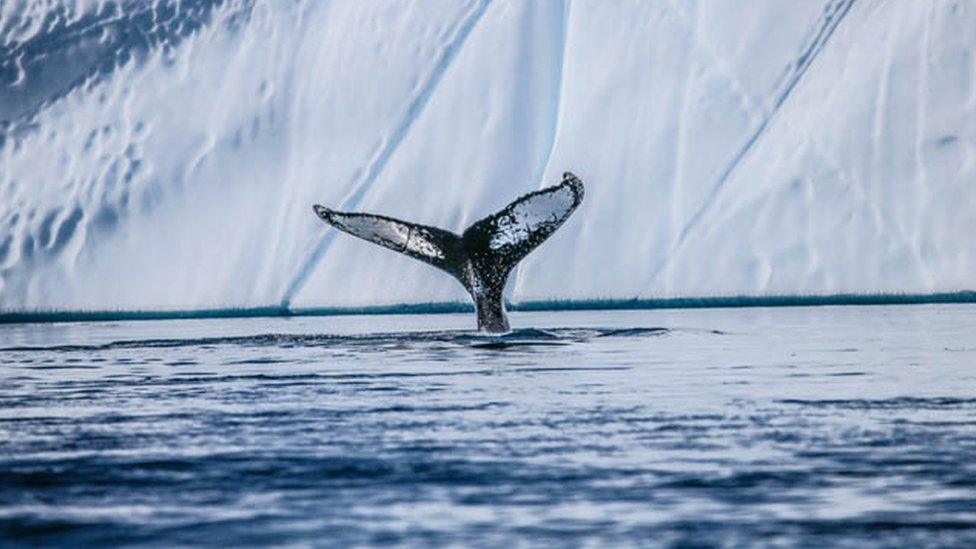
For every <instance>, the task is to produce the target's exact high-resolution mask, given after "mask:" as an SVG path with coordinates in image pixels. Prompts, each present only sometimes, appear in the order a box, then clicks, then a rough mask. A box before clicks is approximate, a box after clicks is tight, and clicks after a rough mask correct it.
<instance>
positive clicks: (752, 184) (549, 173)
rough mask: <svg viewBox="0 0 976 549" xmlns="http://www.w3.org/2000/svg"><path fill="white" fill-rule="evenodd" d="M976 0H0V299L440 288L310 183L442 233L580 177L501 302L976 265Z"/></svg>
mask: <svg viewBox="0 0 976 549" xmlns="http://www.w3.org/2000/svg"><path fill="white" fill-rule="evenodd" d="M974 46H976V6H974V5H970V4H967V3H952V2H939V1H929V0H919V1H917V2H901V3H892V2H879V1H873V0H859V1H854V0H821V1H809V2H789V3H787V2H779V1H776V0H750V1H743V2H734V3H731V2H728V3H719V2H704V1H698V2H695V1H687V2H685V1H683V2H677V1H660V2H634V3H626V4H624V3H609V2H603V1H599V0H567V1H565V2H556V1H553V2H533V1H528V0H526V1H515V0H494V1H490V0H472V1H465V2H462V1H457V0H449V1H448V0H443V1H428V0H423V1H421V0H418V1H412V2H409V1H404V2H397V3H378V2H335V3H327V2H302V1H283V0H275V1H271V0H267V1H261V0H225V1H217V2H208V1H188V0H183V1H178V0H155V1H153V2H143V1H136V0H100V1H95V0H51V1H41V0H11V1H9V2H3V3H2V4H0V311H6V312H10V311H32V310H167V309H182V310H202V309H208V308H219V307H283V308H286V309H287V308H314V307H368V306H377V305H389V304H423V303H438V302H462V301H464V300H465V299H466V296H465V294H464V293H463V292H464V290H463V289H461V288H460V287H456V286H457V284H456V283H455V282H454V281H453V280H452V279H451V277H450V276H449V275H447V274H445V273H439V272H434V271H432V270H431V269H430V268H429V267H427V266H426V265H423V264H420V263H419V262H415V261H413V260H411V259H410V258H407V257H404V256H402V255H400V254H394V253H390V252H388V251H386V250H383V249H380V248H378V247H370V246H362V245H359V244H358V243H355V242H353V241H352V240H353V239H344V238H336V237H335V235H334V233H330V229H329V228H328V227H326V226H323V224H322V223H320V222H319V221H318V220H317V219H316V217H315V216H314V215H313V214H312V213H311V205H312V204H313V203H321V204H329V205H331V206H333V207H335V208H336V209H339V210H343V211H349V210H362V211H369V212H374V213H380V214H385V215H390V216H394V217H398V218H405V219H410V220H413V221H416V222H418V223H423V224H425V225H430V226H436V227H443V228H446V229H451V230H458V229H461V228H463V227H465V226H467V225H469V224H470V223H472V222H473V221H475V220H477V219H479V218H481V217H483V216H485V215H487V214H489V213H491V212H493V211H496V210H498V209H499V208H501V207H502V206H504V205H505V204H506V203H507V202H508V200H510V198H511V197H512V196H518V195H521V194H524V193H526V192H529V191H532V190H535V189H539V188H542V187H546V186H549V185H552V184H555V183H558V182H559V180H560V175H561V174H562V173H563V172H564V171H572V172H574V173H576V174H578V175H579V176H580V178H581V179H582V180H583V181H585V182H586V184H587V199H586V201H585V202H584V203H583V204H582V206H581V207H580V209H579V211H578V212H577V213H576V214H575V215H574V216H573V218H572V219H570V220H569V221H568V222H567V223H566V225H565V226H564V227H563V228H562V229H561V230H560V231H559V232H558V233H557V234H555V235H554V236H553V237H552V239H551V240H550V241H548V242H546V243H545V244H544V245H543V246H542V247H540V248H539V249H538V250H536V251H535V252H534V253H533V254H532V255H531V256H529V257H528V258H527V259H526V260H525V262H524V263H523V264H521V265H520V266H519V269H518V272H516V273H513V275H512V277H511V280H510V283H509V287H508V288H507V295H508V298H509V299H510V300H511V301H513V302H516V303H519V302H533V301H551V300H567V301H574V300H601V299H620V300H628V299H653V298H663V297H688V298H696V297H708V296H783V295H798V296H816V295H833V294H853V295H857V294H900V293H909V294H932V293H945V292H957V291H965V290H972V289H973V287H974V285H976V244H974V240H973V238H972V237H971V235H973V234H976V185H974V181H976V116H973V115H974V112H976V49H974Z"/></svg>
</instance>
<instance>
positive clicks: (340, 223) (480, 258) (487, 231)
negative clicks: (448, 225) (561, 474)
mask: <svg viewBox="0 0 976 549" xmlns="http://www.w3.org/2000/svg"><path fill="white" fill-rule="evenodd" d="M582 201H583V182H582V181H580V180H579V178H577V177H576V176H575V175H573V174H572V173H569V172H566V173H564V174H563V180H562V183H560V184H558V185H554V186H552V187H547V188H545V189H542V190H539V191H535V192H531V193H528V194H526V195H523V196H521V197H519V198H518V199H516V200H515V201H514V202H512V203H511V204H509V205H508V206H505V207H504V208H503V209H502V210H500V211H498V212H496V213H494V214H492V215H489V216H488V217H485V218H484V219H481V220H479V221H477V222H475V223H474V224H472V225H471V226H470V227H468V228H467V230H465V231H464V233H462V234H460V235H458V234H456V233H453V232H451V231H446V230H444V229H438V228H437V227H428V226H426V225H420V224H417V223H410V222H407V221H401V220H399V219H394V218H392V217H386V216H382V215H374V214H366V213H353V212H337V211H335V210H330V209H328V208H326V207H324V206H320V205H318V204H316V205H314V206H313V209H314V210H315V213H316V215H318V216H319V217H320V218H321V219H322V220H323V221H325V222H326V223H328V224H329V225H332V226H333V227H335V228H337V229H339V230H341V231H343V232H346V233H349V234H351V235H353V236H357V237H359V238H362V239H363V240H368V241H369V242H372V243H374V244H379V245H380V246H383V247H385V248H389V249H391V250H395V251H397V252H400V253H402V254H405V255H408V256H410V257H412V258H414V259H417V260H420V261H423V262H424V263H428V264H430V265H433V266H434V267H437V268H439V269H441V270H444V271H446V272H448V273H450V274H451V276H453V277H454V278H456V279H457V280H458V281H459V282H460V283H461V285H463V286H464V288H465V289H466V290H467V291H468V293H470V294H471V298H472V299H473V300H474V303H475V308H476V309H477V313H478V329H479V330H483V331H487V332H493V333H497V332H507V331H508V330H509V325H508V318H507V317H506V315H505V304H504V300H503V292H504V289H505V282H506V280H508V275H509V274H510V273H511V272H512V269H513V268H514V267H515V265H517V264H518V262H519V261H521V260H522V259H523V258H524V257H525V256H526V255H528V254H529V252H531V251H532V250H534V249H535V248H536V247H537V246H539V244H542V243H543V242H544V241H545V240H546V239H547V238H549V236H551V235H552V233H554V232H556V229H558V228H559V227H560V226H561V225H562V224H563V223H564V222H565V221H566V220H567V219H568V218H569V216H570V215H571V214H572V213H573V211H574V210H576V208H577V207H578V206H579V205H580V203H581V202H582Z"/></svg>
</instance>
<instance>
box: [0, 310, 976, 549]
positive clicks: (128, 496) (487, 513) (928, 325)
mask: <svg viewBox="0 0 976 549" xmlns="http://www.w3.org/2000/svg"><path fill="white" fill-rule="evenodd" d="M472 322H473V318H472V317H471V316H470V315H416V316H362V317H320V318H290V319H287V318H279V319H260V318H253V319H237V320H233V319H231V320H228V319H216V320H172V321H133V322H106V323H64V324H35V325H6V326H0V347H2V350H0V539H4V540H7V541H8V542H22V543H44V544H57V545H71V546H78V545H99V544H118V543H127V544H149V545H160V546H168V545H173V544H192V545H220V546H235V545H246V544H263V543H271V542H275V543H295V544H303V545H304V544H309V543H314V544H329V543H334V544H342V545H346V544H380V543H411V544H420V545H431V544H435V545H436V544H450V543H463V544H472V543H479V544H484V545H489V546H501V545H510V544H512V543H519V542H522V543H524V542H528V543H537V544H551V543H553V542H557V543H566V542H568V543H574V544H575V543H583V542H593V543H596V544H634V543H662V544H668V543H689V544H696V545H703V544H704V545H708V544H723V545H745V544H752V545H765V544H783V543H786V544H800V545H811V546H814V545H816V546H820V545H824V544H829V545H838V544H840V545H845V544H846V545H850V546H858V547H861V546H864V545H890V544H900V545H906V544H907V545H913V544H917V543H924V544H949V545H965V544H973V543H976V460H974V459H973V456H976V336H974V334H976V306H974V305H922V306H888V307H813V308H773V309H758V308H757V309H699V310H685V311H681V310H674V311H606V312H600V311H587V312H561V313H521V314H515V315H513V316H512V323H513V325H514V326H516V327H518V328H519V329H518V330H517V331H516V332H515V333H513V334H511V335H509V336H506V337H503V338H497V337H496V338H492V337H485V336H480V335H478V334H476V333H473V332H471V331H470V330H468V328H469V327H470V324H471V323H472Z"/></svg>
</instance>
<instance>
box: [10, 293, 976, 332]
mask: <svg viewBox="0 0 976 549" xmlns="http://www.w3.org/2000/svg"><path fill="white" fill-rule="evenodd" d="M938 303H976V291H972V290H963V291H958V292H939V293H930V294H911V293H904V294H898V293H876V294H858V293H840V294H824V295H788V294H786V295H766V296H763V295H760V296H756V295H737V296H703V297H664V298H634V299H567V300H534V301H522V302H516V303H512V302H508V301H506V302H505V307H506V309H508V310H509V311H513V312H539V311H595V310H654V309H730V308H751V307H756V308H761V307H823V306H853V305H926V304H938ZM473 311H474V305H472V304H471V303H466V302H460V301H446V302H431V303H400V304H391V305H365V306H358V307H353V306H342V307H295V308H292V307H283V306H280V305H264V306H254V307H214V308H204V309H117V310H109V309H103V310H77V309H76V310H68V309H65V310H41V309H37V310H29V311H27V310H22V311H0V324H40V323H53V322H106V321H120V320H181V319H182V320H189V319H210V318H261V317H268V318H280V317H303V316H353V315H397V314H446V313H466V312H473Z"/></svg>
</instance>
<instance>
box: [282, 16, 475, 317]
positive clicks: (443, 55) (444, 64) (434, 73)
mask: <svg viewBox="0 0 976 549" xmlns="http://www.w3.org/2000/svg"><path fill="white" fill-rule="evenodd" d="M490 3H491V0H481V1H480V2H478V3H477V4H476V5H475V7H474V8H473V9H472V10H471V12H470V13H469V14H466V15H465V16H464V18H463V19H462V20H461V22H460V23H459V24H458V27H457V29H456V30H455V31H454V33H453V35H452V36H451V38H450V39H449V41H448V43H447V44H446V45H445V46H444V48H443V49H442V50H441V52H440V53H439V55H438V57H437V61H436V62H435V63H434V65H433V67H432V68H431V70H430V72H429V73H428V74H427V75H426V77H425V78H423V79H422V81H421V84H420V85H419V87H418V90H417V93H416V94H414V96H413V98H412V99H411V100H410V103H409V105H407V109H406V112H405V113H404V115H403V119H402V120H401V122H400V123H399V124H398V125H397V126H396V128H395V129H394V130H393V133H392V134H391V135H389V136H388V137H386V138H385V139H384V143H383V146H382V148H381V149H380V150H379V152H378V153H377V154H376V156H375V157H374V158H373V159H372V160H371V161H370V162H369V164H368V165H367V167H366V169H365V170H363V175H362V177H361V179H359V181H357V182H356V183H355V184H354V186H353V188H352V190H351V192H350V193H349V194H348V195H347V196H346V197H344V198H343V199H342V201H341V202H340V205H339V206H337V207H336V208H335V209H337V210H339V211H351V210H355V208H356V207H357V206H359V203H360V202H361V201H362V198H363V195H364V194H366V192H367V191H368V190H369V189H370V187H372V185H373V184H374V183H375V181H376V177H377V176H379V174H380V172H382V171H383V169H384V168H385V167H386V164H387V162H389V160H390V157H392V156H393V153H394V152H396V150H397V147H399V146H400V144H401V143H402V142H403V138H404V137H406V135H407V132H408V131H410V128H411V127H412V126H413V124H414V122H415V121H416V120H417V117H418V116H420V113H421V112H422V111H423V110H424V107H425V106H426V105H427V102H428V101H429V100H430V97H431V95H432V94H433V93H434V89H435V88H437V85H438V84H439V83H440V81H441V78H442V77H443V76H444V72H445V71H447V68H448V67H450V66H451V62H452V61H454V58H455V56H456V55H457V52H458V51H459V50H460V49H461V48H462V47H464V42H465V40H466V39H467V38H468V35H470V34H471V30H472V29H474V27H475V26H476V25H477V24H478V21H480V20H481V17H482V15H484V13H485V10H486V9H488V5H489V4H490ZM335 237H336V233H335V231H328V232H326V234H325V236H323V237H322V240H321V241H320V243H319V244H318V245H317V246H316V247H315V249H314V250H313V251H312V253H311V255H310V256H309V258H308V259H307V260H305V261H304V262H303V263H302V265H301V267H300V268H299V269H298V274H296V275H295V276H294V277H293V278H292V279H291V282H289V283H288V287H287V289H286V290H285V295H284V296H283V297H282V298H281V306H282V307H283V308H286V309H287V308H288V307H289V306H290V305H291V301H292V299H294V297H295V295H296V294H298V292H300V291H301V290H302V288H303V287H304V286H305V283H306V282H307V281H308V277H310V276H311V275H312V272H313V271H314V269H315V266H316V265H317V264H318V262H319V261H321V260H322V257H323V256H325V253H326V252H327V251H328V249H329V245H330V244H331V243H332V240H333V239H334V238H335Z"/></svg>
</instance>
